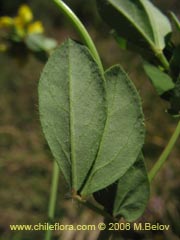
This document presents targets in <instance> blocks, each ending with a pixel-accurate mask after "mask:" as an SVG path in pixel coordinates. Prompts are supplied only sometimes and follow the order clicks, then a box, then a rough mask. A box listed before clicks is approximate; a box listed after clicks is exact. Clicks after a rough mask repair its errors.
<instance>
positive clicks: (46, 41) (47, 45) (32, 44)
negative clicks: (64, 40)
mask: <svg viewBox="0 0 180 240" xmlns="http://www.w3.org/2000/svg"><path fill="white" fill-rule="evenodd" d="M25 43H26V45H27V47H28V48H29V49H30V50H32V51H35V52H38V51H42V50H43V51H50V50H53V49H54V48H55V47H56V46H57V42H56V40H54V39H52V38H47V37H45V36H44V35H42V34H30V35H28V36H27V37H26V39H25Z"/></svg>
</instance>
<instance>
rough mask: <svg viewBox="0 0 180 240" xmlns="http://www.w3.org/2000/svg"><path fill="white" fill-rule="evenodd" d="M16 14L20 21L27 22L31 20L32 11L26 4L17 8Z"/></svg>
mask: <svg viewBox="0 0 180 240" xmlns="http://www.w3.org/2000/svg"><path fill="white" fill-rule="evenodd" d="M18 16H19V17H20V18H21V20H22V22H24V23H29V22H31V21H32V20H33V13H32V11H31V9H30V8H29V7H28V6H27V5H25V4H24V5H22V6H20V8H19V9H18Z"/></svg>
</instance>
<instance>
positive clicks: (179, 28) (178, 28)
mask: <svg viewBox="0 0 180 240" xmlns="http://www.w3.org/2000/svg"><path fill="white" fill-rule="evenodd" d="M170 15H171V18H172V20H173V22H174V24H175V26H176V28H177V30H179V31H180V21H179V19H178V17H177V16H176V15H175V14H174V13H173V12H170Z"/></svg>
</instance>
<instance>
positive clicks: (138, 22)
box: [96, 0, 172, 53]
mask: <svg viewBox="0 0 180 240" xmlns="http://www.w3.org/2000/svg"><path fill="white" fill-rule="evenodd" d="M96 1H97V4H98V8H99V11H100V14H101V16H102V18H103V19H104V20H105V21H106V22H107V23H108V24H109V25H110V26H111V27H112V28H113V29H115V30H116V31H117V33H118V34H119V35H120V36H122V37H124V38H126V39H127V40H128V41H129V42H130V43H133V44H134V45H136V47H137V45H138V46H139V47H141V48H144V49H145V50H147V48H149V50H151V51H153V52H155V53H159V52H161V51H162V50H163V49H164V47H165V37H166V36H167V35H168V34H169V33H171V32H172V30H171V25H170V23H169V20H168V18H167V17H166V16H165V15H163V14H162V13H161V12H160V11H159V10H158V9H157V8H156V7H155V6H154V5H153V4H152V3H151V2H150V1H148V0H134V1H132V0H126V1H124V0H96Z"/></svg>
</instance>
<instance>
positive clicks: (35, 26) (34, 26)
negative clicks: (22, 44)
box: [27, 21, 44, 34]
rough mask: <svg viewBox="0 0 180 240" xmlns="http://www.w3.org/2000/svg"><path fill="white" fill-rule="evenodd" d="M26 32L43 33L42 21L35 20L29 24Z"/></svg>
mask: <svg viewBox="0 0 180 240" xmlns="http://www.w3.org/2000/svg"><path fill="white" fill-rule="evenodd" d="M27 32H28V34H33V33H43V32H44V28H43V25H42V23H41V22H40V21H36V22H33V23H31V24H29V25H28V29H27Z"/></svg>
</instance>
